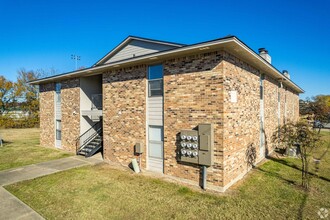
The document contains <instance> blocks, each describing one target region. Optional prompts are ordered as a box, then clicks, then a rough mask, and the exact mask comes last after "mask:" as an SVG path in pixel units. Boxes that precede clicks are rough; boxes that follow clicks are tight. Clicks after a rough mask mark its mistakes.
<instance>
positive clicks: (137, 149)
mask: <svg viewBox="0 0 330 220" xmlns="http://www.w3.org/2000/svg"><path fill="white" fill-rule="evenodd" d="M134 147H135V149H134V151H135V153H136V154H142V153H143V145H142V143H136V144H135V146H134Z"/></svg>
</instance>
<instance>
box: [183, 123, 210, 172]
mask: <svg viewBox="0 0 330 220" xmlns="http://www.w3.org/2000/svg"><path fill="white" fill-rule="evenodd" d="M213 130H214V129H213V125H212V124H199V125H198V129H197V130H181V132H180V152H179V154H180V160H181V161H182V162H187V163H194V164H199V165H204V166H211V165H213V145H214V131H213Z"/></svg>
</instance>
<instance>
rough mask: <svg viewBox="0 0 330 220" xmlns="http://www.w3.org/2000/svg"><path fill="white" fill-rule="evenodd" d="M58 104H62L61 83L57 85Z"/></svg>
mask: <svg viewBox="0 0 330 220" xmlns="http://www.w3.org/2000/svg"><path fill="white" fill-rule="evenodd" d="M55 92H56V102H58V103H60V102H61V83H56V84H55Z"/></svg>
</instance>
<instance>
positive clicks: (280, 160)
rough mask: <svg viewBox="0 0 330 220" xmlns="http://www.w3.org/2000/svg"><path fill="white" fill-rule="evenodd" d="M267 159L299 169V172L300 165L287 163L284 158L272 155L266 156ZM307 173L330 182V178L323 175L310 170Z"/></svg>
mask: <svg viewBox="0 0 330 220" xmlns="http://www.w3.org/2000/svg"><path fill="white" fill-rule="evenodd" d="M268 159H269V160H272V161H274V162H277V163H280V164H283V165H285V166H288V167H291V168H293V169H296V170H299V171H300V172H301V168H300V167H298V166H296V165H294V164H291V163H289V162H287V161H285V160H282V159H277V158H274V157H268ZM308 174H309V175H311V176H313V177H317V178H320V179H321V180H325V181H327V182H330V179H328V178H326V177H324V176H318V175H316V174H314V173H311V172H308Z"/></svg>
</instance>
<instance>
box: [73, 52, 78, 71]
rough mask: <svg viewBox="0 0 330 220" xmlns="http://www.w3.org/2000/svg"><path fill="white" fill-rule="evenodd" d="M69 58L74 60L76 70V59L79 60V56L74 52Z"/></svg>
mask: <svg viewBox="0 0 330 220" xmlns="http://www.w3.org/2000/svg"><path fill="white" fill-rule="evenodd" d="M71 60H75V63H76V70H77V69H78V66H77V62H78V60H80V56H78V55H75V54H71Z"/></svg>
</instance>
